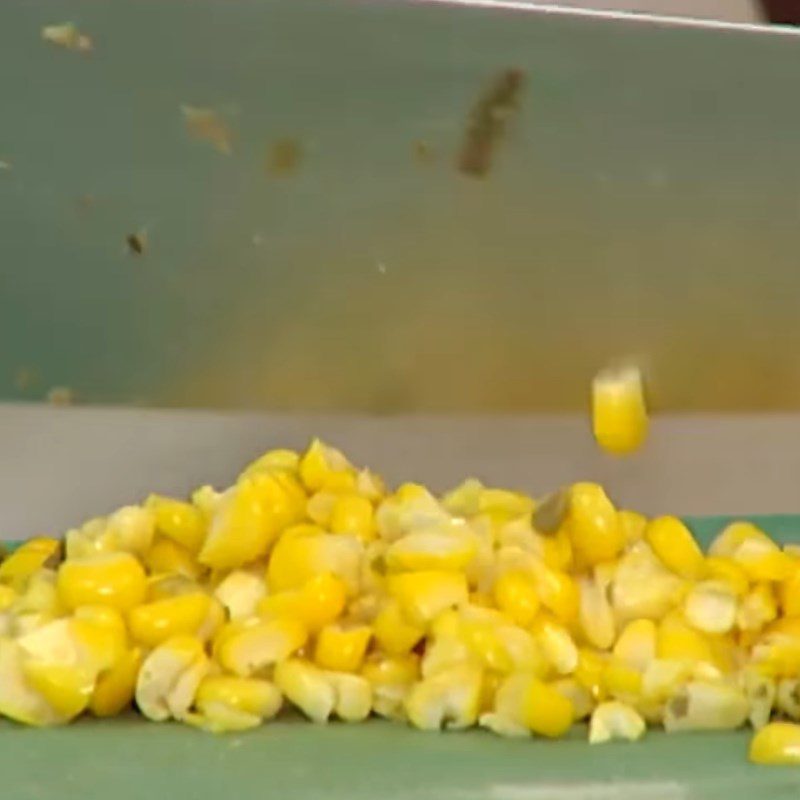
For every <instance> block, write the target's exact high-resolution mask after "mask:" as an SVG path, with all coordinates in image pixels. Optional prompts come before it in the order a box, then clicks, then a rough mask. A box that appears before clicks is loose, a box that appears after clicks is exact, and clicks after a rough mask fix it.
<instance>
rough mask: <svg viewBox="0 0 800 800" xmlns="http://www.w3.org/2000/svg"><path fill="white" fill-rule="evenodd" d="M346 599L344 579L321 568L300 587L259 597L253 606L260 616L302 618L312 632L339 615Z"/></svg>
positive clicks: (263, 617)
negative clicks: (319, 571) (320, 571)
mask: <svg viewBox="0 0 800 800" xmlns="http://www.w3.org/2000/svg"><path fill="white" fill-rule="evenodd" d="M346 599H347V587H346V586H345V583H344V581H342V580H341V579H340V578H337V577H336V576H335V575H331V574H330V573H327V572H323V573H320V574H319V575H315V576H314V577H313V578H311V579H310V580H309V581H307V582H306V584H305V585H304V586H303V587H302V588H301V589H292V590H288V591H284V592H278V593H276V594H270V595H267V596H266V597H263V598H262V599H261V600H259V601H258V603H257V606H256V608H257V611H258V614H259V616H261V617H262V619H276V618H278V617H293V618H295V619H297V620H298V621H299V622H302V623H303V625H304V626H305V628H306V629H307V630H308V631H309V632H310V633H315V632H317V631H318V630H320V629H321V628H322V627H324V626H325V625H328V624H329V623H331V622H333V621H335V620H336V619H337V618H338V617H339V615H340V614H341V613H342V611H343V610H344V607H345V603H346Z"/></svg>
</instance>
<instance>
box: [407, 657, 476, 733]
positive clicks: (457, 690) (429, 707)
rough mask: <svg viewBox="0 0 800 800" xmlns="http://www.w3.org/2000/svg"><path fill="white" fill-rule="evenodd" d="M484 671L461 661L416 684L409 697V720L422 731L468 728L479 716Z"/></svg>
mask: <svg viewBox="0 0 800 800" xmlns="http://www.w3.org/2000/svg"><path fill="white" fill-rule="evenodd" d="M482 679H483V674H482V670H481V669H480V668H479V667H476V666H473V665H469V664H461V665H457V666H454V667H451V668H450V669H446V670H442V671H441V672H437V673H436V674H435V675H431V676H430V677H427V678H423V679H422V680H421V681H419V683H416V684H414V686H413V687H412V688H411V691H410V692H409V693H408V696H407V697H406V699H405V710H406V714H407V715H408V720H409V722H411V724H412V725H414V726H415V727H417V728H420V729H422V730H439V729H440V728H442V726H444V727H447V728H454V729H457V728H468V727H470V726H471V725H474V724H475V722H476V721H477V719H478V713H479V711H480V701H481V689H482Z"/></svg>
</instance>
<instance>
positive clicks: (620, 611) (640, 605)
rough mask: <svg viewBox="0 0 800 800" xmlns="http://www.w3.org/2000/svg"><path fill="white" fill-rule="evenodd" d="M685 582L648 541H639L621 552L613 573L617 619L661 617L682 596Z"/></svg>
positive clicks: (612, 593) (612, 586)
mask: <svg viewBox="0 0 800 800" xmlns="http://www.w3.org/2000/svg"><path fill="white" fill-rule="evenodd" d="M683 586H684V582H683V581H682V580H681V579H680V578H679V577H678V576H677V575H675V574H674V573H672V572H671V571H669V570H668V569H666V568H665V567H664V566H663V564H662V563H661V561H660V560H659V559H658V558H657V557H656V555H655V554H654V553H653V551H652V550H651V549H650V546H649V545H648V544H647V542H638V543H637V544H635V545H633V546H632V547H631V548H630V549H629V550H628V552H627V553H625V554H624V555H623V556H622V558H621V559H620V560H619V563H618V565H617V569H616V572H615V573H614V579H613V582H612V585H611V605H612V607H613V608H614V614H615V616H616V618H617V621H618V622H620V623H624V622H628V621H629V620H632V619H652V620H659V619H661V618H662V617H663V616H664V615H665V614H666V613H667V612H668V611H669V610H670V609H671V608H672V607H673V606H674V605H675V603H676V602H677V601H678V600H679V598H680V597H681V593H682V591H683Z"/></svg>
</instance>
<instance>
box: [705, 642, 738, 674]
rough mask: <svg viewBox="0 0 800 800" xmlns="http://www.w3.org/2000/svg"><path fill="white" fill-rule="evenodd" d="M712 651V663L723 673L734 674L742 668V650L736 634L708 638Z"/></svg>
mask: <svg viewBox="0 0 800 800" xmlns="http://www.w3.org/2000/svg"><path fill="white" fill-rule="evenodd" d="M706 640H707V641H708V646H709V648H710V650H711V658H712V659H713V661H712V663H713V665H714V667H716V668H717V669H718V670H719V671H720V672H721V673H725V674H732V673H734V672H735V671H736V670H737V669H738V668H739V667H740V666H741V661H742V650H741V648H740V647H739V642H738V641H737V637H736V635H735V634H734V633H729V634H726V635H724V636H706Z"/></svg>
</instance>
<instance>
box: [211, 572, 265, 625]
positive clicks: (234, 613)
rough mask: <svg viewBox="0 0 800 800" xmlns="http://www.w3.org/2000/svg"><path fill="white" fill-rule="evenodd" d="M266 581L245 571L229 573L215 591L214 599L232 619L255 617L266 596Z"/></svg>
mask: <svg viewBox="0 0 800 800" xmlns="http://www.w3.org/2000/svg"><path fill="white" fill-rule="evenodd" d="M266 593H267V587H266V585H265V584H264V580H263V579H262V578H259V577H258V576H257V575H254V574H253V573H252V572H246V571H245V570H234V571H233V572H229V573H228V574H227V575H226V576H225V578H223V580H222V581H221V582H220V583H219V584H218V585H217V588H216V589H215V590H214V597H216V598H217V600H219V602H220V603H222V605H223V606H224V607H225V610H226V611H227V612H228V617H229V618H230V619H245V618H247V617H252V616H254V615H255V613H256V610H257V608H258V604H259V601H260V600H261V599H262V598H263V597H264V596H265V595H266Z"/></svg>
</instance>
